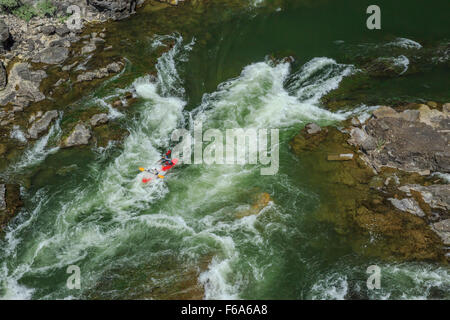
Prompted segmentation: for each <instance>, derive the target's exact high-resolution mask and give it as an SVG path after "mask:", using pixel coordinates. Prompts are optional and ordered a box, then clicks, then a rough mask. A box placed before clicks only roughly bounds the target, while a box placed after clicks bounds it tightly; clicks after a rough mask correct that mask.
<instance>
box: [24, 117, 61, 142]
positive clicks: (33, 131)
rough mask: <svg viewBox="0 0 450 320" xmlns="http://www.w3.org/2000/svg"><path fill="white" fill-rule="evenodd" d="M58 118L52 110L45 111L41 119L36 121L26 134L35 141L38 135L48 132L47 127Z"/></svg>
mask: <svg viewBox="0 0 450 320" xmlns="http://www.w3.org/2000/svg"><path fill="white" fill-rule="evenodd" d="M57 117H58V111H56V110H52V111H47V112H46V113H45V114H44V115H43V116H42V118H40V119H39V120H36V121H35V122H34V123H33V124H32V126H31V127H30V129H28V134H29V135H30V137H31V138H32V139H37V138H38V137H39V135H40V134H41V133H43V132H45V131H47V130H48V127H49V126H50V123H51V122H52V121H53V119H56V118H57Z"/></svg>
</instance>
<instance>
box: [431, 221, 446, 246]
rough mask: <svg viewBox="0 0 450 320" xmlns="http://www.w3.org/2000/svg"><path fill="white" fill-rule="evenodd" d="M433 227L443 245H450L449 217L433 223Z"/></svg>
mask: <svg viewBox="0 0 450 320" xmlns="http://www.w3.org/2000/svg"><path fill="white" fill-rule="evenodd" d="M432 226H433V229H434V230H435V231H436V233H437V234H438V235H439V236H440V237H441V239H442V242H443V243H444V244H445V245H447V246H448V245H450V219H446V220H442V221H439V222H436V223H433V225H432Z"/></svg>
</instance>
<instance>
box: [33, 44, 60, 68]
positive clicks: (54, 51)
mask: <svg viewBox="0 0 450 320" xmlns="http://www.w3.org/2000/svg"><path fill="white" fill-rule="evenodd" d="M68 56H69V49H67V48H65V47H59V46H55V47H48V48H45V49H44V50H42V51H41V52H39V53H38V54H37V55H36V56H35V58H34V59H33V61H34V62H41V63H46V64H59V63H61V62H63V61H64V60H66V59H67V57H68Z"/></svg>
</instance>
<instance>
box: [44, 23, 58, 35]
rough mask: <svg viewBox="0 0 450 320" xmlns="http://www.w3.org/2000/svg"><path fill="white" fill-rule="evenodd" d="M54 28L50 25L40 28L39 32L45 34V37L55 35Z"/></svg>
mask: <svg viewBox="0 0 450 320" xmlns="http://www.w3.org/2000/svg"><path fill="white" fill-rule="evenodd" d="M55 31H56V28H55V26H52V25H46V26H42V27H41V32H42V33H43V34H45V35H46V36H50V35H52V34H55Z"/></svg>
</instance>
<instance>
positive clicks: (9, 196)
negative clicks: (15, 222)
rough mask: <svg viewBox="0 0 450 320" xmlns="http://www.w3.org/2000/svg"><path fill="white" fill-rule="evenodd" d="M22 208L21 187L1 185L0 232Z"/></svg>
mask: <svg viewBox="0 0 450 320" xmlns="http://www.w3.org/2000/svg"><path fill="white" fill-rule="evenodd" d="M21 206H22V201H21V199H20V186H19V185H17V184H4V183H0V231H1V230H2V229H3V228H4V227H5V225H6V224H7V223H8V222H9V220H11V218H13V217H14V215H15V214H16V213H17V210H18V209H19V208H20V207H21Z"/></svg>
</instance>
